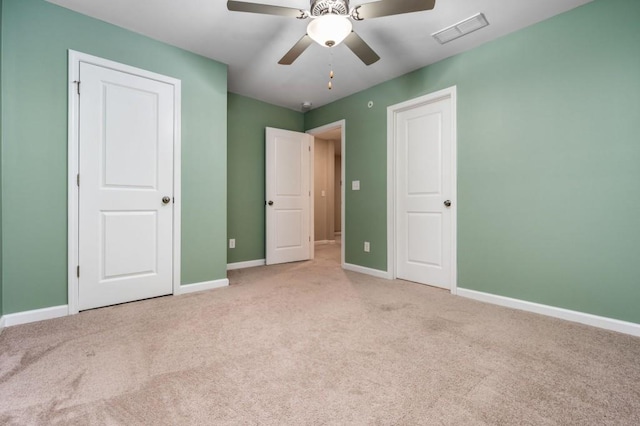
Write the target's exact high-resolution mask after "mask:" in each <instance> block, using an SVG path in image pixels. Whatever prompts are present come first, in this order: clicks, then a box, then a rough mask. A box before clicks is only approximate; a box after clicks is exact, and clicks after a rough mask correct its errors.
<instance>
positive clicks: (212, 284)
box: [178, 278, 229, 295]
mask: <svg viewBox="0 0 640 426" xmlns="http://www.w3.org/2000/svg"><path fill="white" fill-rule="evenodd" d="M228 285H229V280H228V279H227V278H223V279H221V280H213V281H205V282H201V283H195V284H186V285H181V286H180V290H179V291H178V295H180V294H187V293H195V292H197V291H205V290H211V289H214V288H220V287H227V286H228Z"/></svg>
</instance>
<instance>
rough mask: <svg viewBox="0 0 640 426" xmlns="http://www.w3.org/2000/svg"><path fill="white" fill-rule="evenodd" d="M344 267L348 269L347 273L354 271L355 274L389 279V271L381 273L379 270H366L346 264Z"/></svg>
mask: <svg viewBox="0 0 640 426" xmlns="http://www.w3.org/2000/svg"><path fill="white" fill-rule="evenodd" d="M342 267H343V268H344V269H346V270H347V271H353V272H358V273H360V274H366V275H371V276H373V277H376V278H384V279H389V274H388V273H387V271H381V270H379V269H372V268H366V267H364V266H360V265H353V264H351V263H345V264H343V265H342Z"/></svg>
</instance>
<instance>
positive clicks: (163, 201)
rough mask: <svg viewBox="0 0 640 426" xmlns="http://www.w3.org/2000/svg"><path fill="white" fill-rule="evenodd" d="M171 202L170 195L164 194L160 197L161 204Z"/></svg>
mask: <svg viewBox="0 0 640 426" xmlns="http://www.w3.org/2000/svg"><path fill="white" fill-rule="evenodd" d="M170 202H171V197H167V196H164V197H162V204H169V203H170Z"/></svg>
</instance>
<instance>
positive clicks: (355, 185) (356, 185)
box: [351, 180, 360, 191]
mask: <svg viewBox="0 0 640 426" xmlns="http://www.w3.org/2000/svg"><path fill="white" fill-rule="evenodd" d="M351 190H352V191H360V181H359V180H354V181H353V182H351Z"/></svg>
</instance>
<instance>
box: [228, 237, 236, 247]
mask: <svg viewBox="0 0 640 426" xmlns="http://www.w3.org/2000/svg"><path fill="white" fill-rule="evenodd" d="M229 248H236V239H235V238H231V239H230V240H229Z"/></svg>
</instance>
